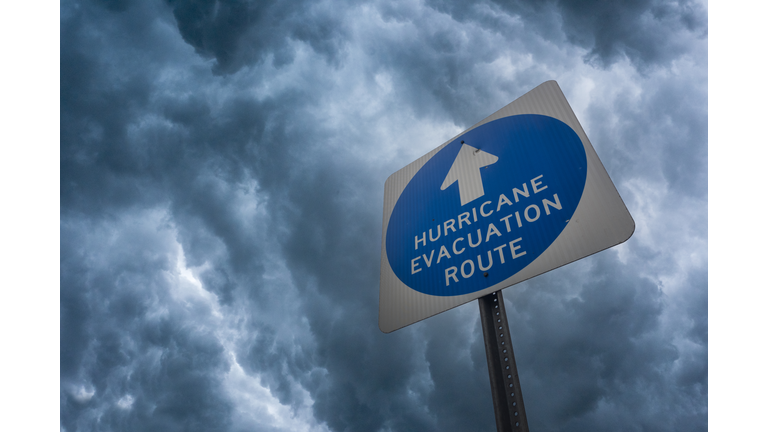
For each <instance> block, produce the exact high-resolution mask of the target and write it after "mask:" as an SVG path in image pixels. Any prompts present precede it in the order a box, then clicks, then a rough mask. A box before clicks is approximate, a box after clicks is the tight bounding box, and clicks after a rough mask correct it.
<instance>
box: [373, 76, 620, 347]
mask: <svg viewBox="0 0 768 432" xmlns="http://www.w3.org/2000/svg"><path fill="white" fill-rule="evenodd" d="M634 229H635V224H634V221H633V220H632V217H631V216H630V214H629V212H628V211H627V208H626V206H625V205H624V203H623V201H622V200H621V197H620V196H619V194H618V192H617V191H616V188H615V187H614V185H613V183H612V182H611V179H610V178H609V177H608V173H607V172H606V171H605V168H604V167H603V165H602V163H601V162H600V159H599V158H598V157H597V154H596V153H595V150H594V149H593V148H592V145H591V144H590V142H589V139H587V136H586V134H585V133H584V131H583V129H582V128H581V126H580V125H579V122H578V120H577V119H576V116H575V115H574V113H573V111H572V110H571V108H570V106H569V105H568V102H567V101H566V99H565V96H564V95H563V93H562V91H561V90H560V87H559V86H558V85H557V83H556V82H555V81H547V82H545V83H543V84H541V85H540V86H538V87H536V88H535V89H533V90H532V91H530V92H528V93H527V94H525V95H524V96H522V97H520V98H519V99H517V100H516V101H514V102H512V103H511V104H509V105H507V106H506V107H504V108H502V109H501V110H499V111H497V112H496V113H494V114H492V115H491V116H489V117H488V118H486V119H485V120H483V121H481V122H480V123H478V124H476V125H475V126H473V127H471V128H470V129H468V130H466V131H465V132H463V133H461V134H460V135H458V136H456V137H455V138H453V139H451V140H450V141H448V142H446V143H445V144H443V145H441V146H440V147H438V148H436V149H434V150H432V151H431V152H429V153H428V154H426V155H424V156H422V157H421V158H419V159H418V160H416V161H415V162H413V163H411V164H410V165H408V166H406V167H405V168H403V169H401V170H400V171H398V172H396V173H395V174H393V175H392V176H390V177H389V179H387V181H386V184H385V186H384V221H383V235H382V250H381V285H380V292H379V328H380V329H381V330H382V331H383V332H385V333H389V332H391V331H394V330H397V329H399V328H402V327H405V326H407V325H410V324H412V323H414V322H416V321H420V320H422V319H424V318H427V317H430V316H432V315H435V314H438V313H440V312H443V311H446V310H448V309H451V308H453V307H456V306H459V305H461V304H464V303H466V302H469V301H472V300H474V299H477V298H479V297H482V296H485V295H487V294H489V293H491V292H494V291H498V290H500V289H502V288H506V287H508V286H511V285H514V284H516V283H519V282H522V281H524V280H526V279H529V278H531V277H534V276H537V275H540V274H542V273H544V272H547V271H549V270H552V269H555V268H557V267H560V266H562V265H565V264H568V263H570V262H573V261H576V260H578V259H581V258H584V257H586V256H588V255H591V254H594V253H596V252H599V251H601V250H603V249H606V248H609V247H611V246H615V245H617V244H619V243H622V242H624V241H626V240H627V239H628V238H629V237H630V236H631V235H632V233H633V232H634Z"/></svg>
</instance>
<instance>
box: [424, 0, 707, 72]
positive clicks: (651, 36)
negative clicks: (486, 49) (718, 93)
mask: <svg viewBox="0 0 768 432" xmlns="http://www.w3.org/2000/svg"><path fill="white" fill-rule="evenodd" d="M428 3H429V4H430V5H433V6H434V7H435V8H436V9H437V10H439V11H443V12H446V13H449V14H451V16H453V17H454V18H455V19H456V20H457V21H459V22H461V23H467V22H472V21H478V22H483V23H484V24H487V25H490V26H493V24H492V23H493V21H494V20H488V19H487V18H486V17H487V14H486V13H484V12H485V11H483V10H482V9H481V8H478V7H477V4H476V3H466V2H460V1H459V2H453V1H450V0H448V1H445V0H433V1H429V2H428ZM488 4H489V7H498V8H500V9H501V10H503V11H505V12H506V13H508V14H510V15H512V16H518V17H520V18H521V19H522V20H523V22H524V23H525V28H526V31H528V32H536V33H539V34H542V35H545V36H546V37H547V38H548V39H550V40H554V41H557V42H559V43H562V44H564V43H565V42H566V41H567V42H568V43H572V44H574V45H576V46H579V47H582V48H584V49H586V50H588V53H587V55H586V56H585V58H586V59H587V60H588V61H594V62H596V63H597V64H599V65H601V66H609V65H611V64H613V63H614V62H616V61H617V60H619V59H621V58H622V57H623V56H627V57H628V58H630V59H631V60H632V61H633V62H634V63H635V64H637V65H638V66H640V67H646V66H650V65H653V64H658V63H665V62H668V61H670V60H671V59H673V58H675V57H677V56H679V55H682V54H684V53H686V52H687V50H688V46H689V45H688V43H689V40H688V39H689V38H706V36H707V16H706V10H705V9H704V7H703V6H702V5H701V4H699V3H697V2H695V1H671V2H667V1H654V0H629V1H613V2H605V1H583V0H554V1H506V0H491V1H490V2H488ZM490 5H493V6H490ZM494 27H495V26H494ZM563 36H565V40H563Z"/></svg>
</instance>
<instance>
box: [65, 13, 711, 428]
mask: <svg viewBox="0 0 768 432" xmlns="http://www.w3.org/2000/svg"><path fill="white" fill-rule="evenodd" d="M703 15H705V14H704V13H703V12H701V11H700V7H699V6H697V4H682V3H661V2H656V3H648V2H640V3H633V4H629V5H620V4H613V3H611V4H602V3H601V4H592V3H590V4H586V5H581V6H579V5H577V4H575V3H565V2H546V3H533V2H523V3H515V4H506V3H505V4H496V3H490V2H480V3H474V4H469V5H467V4H465V3H458V2H457V3H449V2H433V3H429V4H427V5H424V4H420V3H415V2H378V3H376V2H374V3H371V4H354V5H349V6H348V7H340V6H338V5H331V4H330V3H323V2H319V3H318V2H306V3H302V2H294V3H289V2H271V3H264V2H235V1H210V2H206V1H197V2H181V1H171V2H165V3H164V2H153V1H146V2H135V3H121V2H83V3H77V2H67V3H64V4H63V5H62V13H61V16H62V18H61V166H60V167H61V179H60V180H61V181H60V183H61V359H60V361H61V393H60V394H61V425H62V428H63V429H65V430H68V431H69V430H100V429H109V428H112V429H115V430H135V429H153V428H154V429H163V430H219V429H221V430H291V429H302V428H304V429H313V430H323V429H324V428H325V429H327V430H349V431H356V430H359V431H371V430H397V431H407V430H414V431H417V430H418V431H425V430H427V431H428V430H434V431H438V430H439V431H450V430H468V429H469V430H493V428H494V423H493V409H492V404H491V401H490V393H489V392H490V389H489V384H488V377H487V369H486V363H485V355H484V351H483V349H484V347H483V342H482V337H481V333H480V327H479V321H478V319H477V316H478V314H477V306H476V305H475V303H470V304H468V305H464V306H462V307H460V308H457V309H456V310H454V311H450V312H448V313H445V314H442V315H439V316H437V317H434V318H430V319H429V320H426V321H424V322H422V323H419V324H416V325H414V326H412V327H409V328H407V329H403V330H400V331H397V332H395V333H392V334H388V335H385V334H383V333H381V332H380V331H379V330H378V326H377V315H378V292H377V287H378V277H379V259H380V256H379V254H380V248H381V243H380V242H381V197H382V195H381V194H382V189H383V183H384V180H385V179H386V177H387V176H388V175H389V174H391V173H392V172H394V171H395V170H396V169H398V168H400V167H401V166H402V165H404V164H406V163H408V162H410V161H411V160H412V159H413V158H415V157H418V156H420V155H421V154H423V153H424V152H426V151H427V150H428V149H430V148H432V147H434V146H436V145H439V144H440V143H441V140H440V138H436V137H437V136H440V137H443V138H442V139H447V138H449V137H450V136H451V134H455V133H457V132H458V131H460V130H461V129H462V128H464V127H466V126H469V125H471V124H473V123H474V122H476V121H478V120H480V119H482V117H484V116H485V115H488V114H490V113H491V112H492V111H493V110H495V109H497V108H499V107H501V106H503V105H504V104H506V103H508V102H509V101H510V100H511V99H513V98H515V97H517V96H520V95H522V94H523V93H524V92H525V91H527V90H529V89H531V88H532V87H534V86H535V85H537V84H539V83H540V82H541V81H543V80H546V79H551V78H557V77H558V76H562V77H563V79H565V80H566V81H565V82H566V83H567V82H568V80H572V81H571V85H570V89H572V90H573V91H574V92H575V90H579V89H580V88H581V86H578V85H575V84H572V82H573V81H578V79H580V78H581V77H582V76H586V77H587V78H588V80H587V81H590V80H591V81H592V82H594V81H599V80H601V79H603V80H605V81H607V82H606V83H605V85H601V86H600V87H599V88H598V89H596V90H595V91H594V94H595V95H596V96H593V97H594V99H595V100H592V101H590V100H589V99H577V100H581V103H583V105H585V106H586V112H583V113H582V112H577V114H578V115H579V116H580V118H582V119H583V120H585V121H587V122H588V124H590V125H594V127H593V128H591V129H589V130H588V134H589V136H590V138H591V139H592V141H593V143H594V144H595V146H596V148H597V149H598V152H599V153H600V155H601V157H602V158H603V161H604V163H605V164H606V167H607V168H608V170H609V172H610V173H611V175H612V176H613V177H614V180H615V181H616V184H617V187H618V188H619V190H620V192H621V193H622V196H623V197H624V199H625V201H626V202H627V204H628V206H629V207H630V210H631V211H632V212H633V215H635V218H636V221H637V222H638V231H637V233H636V235H635V237H633V239H631V240H630V242H628V243H627V244H626V245H624V246H622V247H621V250H620V252H618V251H616V250H613V251H609V252H603V253H601V254H598V255H597V256H595V257H592V258H589V259H588V260H585V261H583V262H581V263H578V264H574V265H572V266H568V267H566V268H564V269H560V270H558V271H555V272H552V273H551V274H548V275H545V276H542V277H541V278H539V279H535V280H533V281H530V282H527V283H525V284H521V285H520V286H518V287H516V288H513V289H510V290H507V291H505V295H507V301H508V310H509V315H510V323H511V324H512V326H513V329H514V333H515V335H516V336H515V335H513V336H515V337H516V339H514V341H515V344H516V345H515V348H516V353H517V355H518V357H519V358H518V362H519V364H520V372H521V379H522V383H523V392H524V394H525V395H526V406H527V407H528V409H529V418H530V420H531V426H532V428H533V429H534V430H560V429H568V430H617V429H621V430H625V429H630V430H632V429H633V428H635V429H637V430H641V429H643V428H645V429H654V430H702V429H705V428H706V394H707V387H706V386H707V377H706V369H707V364H706V353H707V336H706V335H707V316H706V313H707V297H706V284H707V279H706V258H705V257H706V193H707V189H706V159H707V153H706V132H705V131H706V84H705V82H706V72H705V71H704V72H702V67H704V68H705V66H700V64H696V63H695V62H693V64H687V63H686V64H678V63H679V62H678V60H679V59H680V58H687V57H696V55H699V54H700V53H698V52H697V51H695V50H694V49H693V48H691V49H690V50H689V51H686V50H688V48H687V47H686V45H685V44H686V43H690V40H695V39H696V38H697V37H703V38H706V24H705V22H706V21H705V17H704V16H703ZM702 23H703V24H702ZM662 24H663V25H662ZM702 35H703V36H702ZM661 36H665V37H663V38H662V37H661ZM689 39H690V40H689ZM675 40H677V41H680V42H679V44H678V43H677V42H675ZM569 41H570V42H569ZM571 43H574V44H575V45H571ZM585 55H586V57H587V58H589V59H590V61H594V62H596V63H598V64H600V65H601V67H602V69H600V68H599V69H593V68H592V67H591V66H590V65H589V64H587V65H585V64H584V62H583V61H582V57H583V56H585ZM624 56H626V58H624ZM686 56H687V57H686ZM627 58H628V59H629V60H630V61H631V62H632V63H634V64H635V65H636V66H637V67H639V68H642V69H643V70H644V72H643V73H642V74H637V72H636V71H635V70H634V69H633V68H632V67H631V66H627V64H626V63H627V62H626V59H627ZM703 64H704V65H705V64H706V61H704V62H703ZM611 65H614V66H613V67H614V68H615V70H611V69H610V68H611V67H612V66H611ZM616 65H618V66H616ZM647 66H653V68H648V67H647ZM622 68H623V69H622ZM654 68H656V69H654ZM571 70H576V71H580V72H573V75H571V72H570V71H571ZM654 70H660V71H661V72H658V73H656V74H655V75H654V73H655V72H654ZM681 71H682V72H681ZM687 73H694V75H695V77H696V78H697V79H699V80H700V81H701V80H702V79H703V81H704V84H703V85H702V84H701V83H700V82H696V83H693V84H691V83H690V82H689V81H686V80H685V79H684V76H685V75H686V74H687ZM601 74H602V75H601ZM633 74H634V75H633ZM606 78H607V79H606ZM627 83H631V85H630V84H627ZM601 84H602V83H601ZM564 88H566V89H568V87H566V85H564ZM567 95H568V94H567ZM568 96H569V97H570V95H568ZM572 102H573V100H572ZM490 107H493V108H490ZM582 116H583V117H582ZM649 125H653V127H651V126H649ZM702 209H703V215H702ZM702 247H703V249H701V248H702ZM702 250H703V252H701V251H702ZM702 255H703V258H702ZM240 370H242V372H243V375H238V373H239V372H238V371H240ZM260 388H261V389H268V391H267V392H265V393H259V392H258V391H256V390H258V389H260ZM267 393H268V395H266V396H265V394H267ZM244 395H245V396H244ZM280 406H284V407H287V409H286V410H285V411H279V410H277V408H279V407H280ZM265 407H266V408H265ZM275 412H283V414H281V415H282V416H283V418H278V417H279V415H276V414H274V413H275ZM254 413H256V414H254ZM276 416H278V417H276ZM289 417H290V418H289ZM662 419H666V420H667V422H666V423H661V421H662ZM291 422H293V423H291ZM628 425H630V426H628Z"/></svg>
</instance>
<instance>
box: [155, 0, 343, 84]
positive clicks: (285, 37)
mask: <svg viewBox="0 0 768 432" xmlns="http://www.w3.org/2000/svg"><path fill="white" fill-rule="evenodd" d="M168 3H169V4H170V5H171V7H172V9H173V16H174V17H175V18H176V22H177V23H178V27H179V32H180V33H181V35H182V37H183V38H184V40H185V41H186V42H187V43H189V44H190V45H192V46H193V47H195V50H196V51H197V52H198V53H200V54H201V55H204V56H207V57H212V58H215V59H216V70H217V71H221V72H225V73H226V72H233V71H236V70H237V69H239V68H240V67H242V66H244V65H247V64H250V63H252V62H260V61H263V60H264V59H265V58H266V57H267V56H271V60H272V63H273V64H275V65H276V66H284V65H286V64H290V63H291V62H292V61H293V56H294V48H293V47H292V46H291V43H290V42H291V40H297V41H302V42H306V43H308V44H309V45H310V46H311V47H312V48H313V49H314V50H315V51H316V52H318V53H321V54H322V55H323V56H324V57H325V58H326V60H327V61H330V62H334V61H337V56H338V55H339V51H340V50H341V49H343V43H344V40H345V39H346V35H345V34H344V27H343V25H342V23H341V22H340V20H339V15H338V14H336V13H335V11H334V8H338V7H340V5H338V4H336V5H334V6H333V7H331V6H330V5H329V4H327V3H323V2H313V1H306V2H298V1H297V2H282V1H265V2H249V1H242V0H224V1H221V0H198V1H175V0H169V2H168Z"/></svg>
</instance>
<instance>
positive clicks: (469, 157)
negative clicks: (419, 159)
mask: <svg viewBox="0 0 768 432" xmlns="http://www.w3.org/2000/svg"><path fill="white" fill-rule="evenodd" d="M462 143H463V141H462ZM498 160H499V157H498V156H494V155H492V154H490V153H486V152H484V151H482V150H480V149H476V148H474V147H472V146H471V145H469V144H464V145H462V146H461V150H459V154H458V155H457V156H456V159H455V160H454V161H453V165H451V169H450V170H448V175H446V176H445V180H444V181H443V185H442V186H440V190H445V188H447V187H448V186H450V185H452V184H453V183H454V182H456V181H458V182H459V195H461V205H464V204H466V203H468V202H470V201H474V200H476V199H478V198H480V197H481V196H483V195H485V191H484V190H483V178H482V177H481V176H480V168H482V167H484V166H488V165H491V164H495V163H496V161H498Z"/></svg>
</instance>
